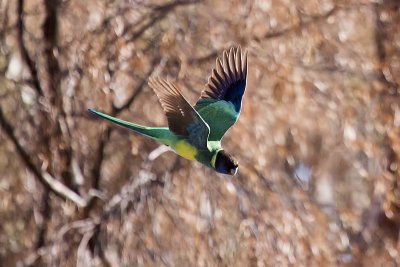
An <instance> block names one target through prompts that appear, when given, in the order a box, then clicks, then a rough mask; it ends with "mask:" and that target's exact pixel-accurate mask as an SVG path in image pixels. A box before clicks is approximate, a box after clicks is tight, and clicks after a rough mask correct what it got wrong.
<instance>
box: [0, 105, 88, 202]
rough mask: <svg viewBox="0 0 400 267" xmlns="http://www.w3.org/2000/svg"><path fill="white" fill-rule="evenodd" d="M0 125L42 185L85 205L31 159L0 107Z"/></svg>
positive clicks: (83, 200) (82, 200) (77, 196)
mask: <svg viewBox="0 0 400 267" xmlns="http://www.w3.org/2000/svg"><path fill="white" fill-rule="evenodd" d="M0 126H1V128H3V130H4V132H5V133H6V135H7V137H8V138H9V139H10V140H11V141H12V143H13V144H14V146H15V148H16V150H17V153H18V155H19V156H20V157H21V159H22V161H23V162H24V164H25V165H26V167H27V168H28V169H29V170H30V171H31V172H32V173H33V174H34V175H35V176H36V178H38V179H39V181H40V182H41V183H42V184H43V186H44V187H46V188H47V189H49V190H50V191H52V192H53V193H55V194H56V195H57V196H59V197H61V198H63V199H68V200H70V201H72V202H73V203H75V204H76V205H77V206H78V207H85V206H86V205H87V201H86V200H85V199H83V198H82V197H81V196H79V195H78V194H77V193H75V192H74V191H72V190H71V189H69V188H68V187H66V186H65V185H64V184H63V183H61V182H60V181H58V180H57V179H55V178H54V177H52V176H51V175H50V174H49V173H47V172H45V171H42V170H40V169H39V168H38V167H37V166H36V165H35V163H34V162H33V159H32V158H31V157H30V156H29V154H28V152H26V151H25V149H24V148H23V147H22V145H21V144H20V142H19V141H18V139H17V137H16V136H15V134H14V129H13V127H12V126H11V124H10V123H9V122H8V121H7V120H6V118H5V117H4V114H3V110H2V109H1V107H0Z"/></svg>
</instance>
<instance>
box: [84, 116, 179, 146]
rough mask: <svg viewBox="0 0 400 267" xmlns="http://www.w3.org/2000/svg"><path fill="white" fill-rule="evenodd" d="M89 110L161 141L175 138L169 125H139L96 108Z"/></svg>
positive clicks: (165, 142)
mask: <svg viewBox="0 0 400 267" xmlns="http://www.w3.org/2000/svg"><path fill="white" fill-rule="evenodd" d="M88 111H90V112H91V113H93V114H95V115H97V116H99V117H101V118H103V119H106V120H109V121H111V122H114V123H116V124H118V125H121V126H123V127H125V128H128V129H130V130H132V131H134V132H136V133H139V134H142V135H145V136H148V137H150V138H153V139H155V140H157V141H160V142H162V143H164V144H167V145H169V144H170V142H171V141H172V140H173V138H174V134H173V133H171V131H170V130H169V129H168V128H167V127H147V126H142V125H138V124H135V123H132V122H128V121H124V120H121V119H118V118H115V117H112V116H110V115H107V114H104V113H101V112H99V111H97V110H95V109H91V108H90V109H88Z"/></svg>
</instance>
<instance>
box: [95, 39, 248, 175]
mask: <svg viewBox="0 0 400 267" xmlns="http://www.w3.org/2000/svg"><path fill="white" fill-rule="evenodd" d="M246 81H247V52H242V49H241V48H240V47H237V48H231V49H230V50H229V52H228V51H226V50H225V51H224V52H223V53H222V58H217V60H216V67H215V68H214V69H213V70H212V74H211V76H210V77H209V79H208V83H207V84H206V88H205V89H204V90H203V91H202V92H201V96H200V99H199V100H198V101H197V103H196V105H195V106H194V107H193V106H192V105H190V104H189V102H188V101H187V100H186V99H185V98H184V96H183V95H182V94H181V92H180V91H179V90H178V88H177V87H176V86H175V85H174V84H173V83H172V82H170V81H167V80H165V79H161V78H150V79H149V86H150V87H151V88H152V89H153V90H154V92H155V93H156V94H157V96H158V98H159V100H160V102H161V105H162V107H163V109H164V112H165V114H166V116H167V120H168V127H147V126H141V125H138V124H135V123H132V122H127V121H124V120H121V119H117V118H114V117H112V116H109V115H106V114H104V113H101V112H99V111H96V110H94V109H89V111H90V112H92V113H94V114H96V115H98V116H100V117H102V118H104V119H107V120H109V121H112V122H114V123H116V124H119V125H121V126H123V127H126V128H128V129H131V130H133V131H134V132H137V133H139V134H142V135H145V136H148V137H150V138H152V139H154V140H156V141H159V142H161V143H163V144H165V145H167V146H169V147H171V148H172V149H173V150H174V151H175V152H176V153H177V154H178V155H180V156H182V157H184V158H187V159H190V160H196V161H198V162H200V163H202V164H204V165H206V166H207V167H210V168H212V169H214V170H215V171H217V172H219V173H223V174H230V175H234V174H236V172H237V169H238V163H237V161H236V160H235V159H234V158H233V157H232V156H231V155H230V154H228V153H227V152H225V150H224V149H223V148H222V146H221V139H222V137H223V136H224V134H225V132H226V131H227V130H228V129H229V128H230V127H231V126H232V125H233V124H235V122H236V121H237V119H238V117H239V114H240V110H241V107H242V97H243V94H244V92H245V89H246Z"/></svg>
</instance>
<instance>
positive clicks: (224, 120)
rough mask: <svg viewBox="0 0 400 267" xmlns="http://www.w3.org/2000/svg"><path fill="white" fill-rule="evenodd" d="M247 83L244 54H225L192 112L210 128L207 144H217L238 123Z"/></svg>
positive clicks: (234, 52)
mask: <svg viewBox="0 0 400 267" xmlns="http://www.w3.org/2000/svg"><path fill="white" fill-rule="evenodd" d="M246 83H247V53H246V52H242V49H241V48H240V46H239V47H237V48H231V49H230V51H229V52H227V51H224V52H223V54H222V60H221V59H220V58H217V61H216V67H215V69H213V70H212V74H211V76H210V78H209V79H208V83H207V84H206V88H205V89H204V90H203V91H202V92H201V96H200V99H199V100H198V101H197V103H196V105H195V106H194V108H195V109H196V110H197V112H199V114H200V115H201V117H202V118H203V119H204V120H205V121H206V122H207V123H208V125H209V126H210V136H209V137H208V140H209V141H219V140H221V139H222V137H223V136H224V134H225V132H226V131H227V130H228V129H229V128H230V127H231V126H232V125H233V124H235V122H236V121H237V119H238V117H239V114H240V110H241V107H242V97H243V94H244V92H245V89H246Z"/></svg>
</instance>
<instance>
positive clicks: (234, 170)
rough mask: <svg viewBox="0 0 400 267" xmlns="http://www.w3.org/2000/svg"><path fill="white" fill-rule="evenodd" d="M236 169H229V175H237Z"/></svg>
mask: <svg viewBox="0 0 400 267" xmlns="http://www.w3.org/2000/svg"><path fill="white" fill-rule="evenodd" d="M237 170H238V167H236V168H234V169H231V175H235V174H236V173H237Z"/></svg>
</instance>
